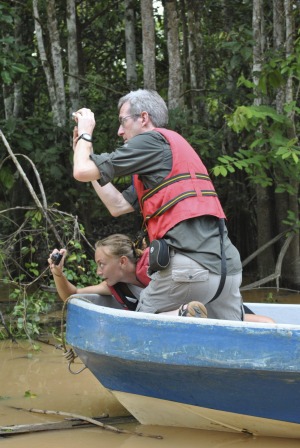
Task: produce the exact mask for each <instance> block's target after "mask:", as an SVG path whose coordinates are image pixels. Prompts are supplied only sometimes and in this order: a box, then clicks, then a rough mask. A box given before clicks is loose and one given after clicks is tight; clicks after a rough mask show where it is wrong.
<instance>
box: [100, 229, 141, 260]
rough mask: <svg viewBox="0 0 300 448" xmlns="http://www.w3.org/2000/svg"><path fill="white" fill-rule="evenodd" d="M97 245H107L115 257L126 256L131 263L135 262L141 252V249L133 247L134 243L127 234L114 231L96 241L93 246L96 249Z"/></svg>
mask: <svg viewBox="0 0 300 448" xmlns="http://www.w3.org/2000/svg"><path fill="white" fill-rule="evenodd" d="M98 247H107V248H108V249H109V252H110V253H111V255H113V256H115V257H122V256H126V257H127V258H129V260H131V261H132V262H133V263H136V262H137V260H138V258H139V257H140V256H141V255H142V253H143V251H142V250H140V249H136V248H135V244H134V243H133V241H131V239H130V238H129V236H127V235H123V234H122V233H115V234H113V235H110V236H108V237H106V238H103V239H102V240H99V241H97V242H96V244H95V248H96V249H97V248H98Z"/></svg>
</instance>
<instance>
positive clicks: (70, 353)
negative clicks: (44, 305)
mask: <svg viewBox="0 0 300 448" xmlns="http://www.w3.org/2000/svg"><path fill="white" fill-rule="evenodd" d="M71 298H72V296H70V297H68V298H67V300H65V301H64V304H63V309H62V315H61V323H60V332H61V340H62V344H61V346H59V347H57V348H60V349H61V350H63V351H64V354H63V356H64V357H65V358H66V360H67V361H68V369H69V372H70V373H72V375H78V374H79V373H81V372H83V371H84V370H85V369H87V367H86V366H84V367H82V368H81V369H79V370H77V371H74V370H72V368H71V364H72V363H74V361H75V359H76V358H78V356H77V355H76V353H75V352H74V350H73V348H69V349H68V348H67V346H66V338H65V332H64V321H65V314H66V309H67V304H68V302H69V301H70V299H71ZM82 299H83V300H86V301H87V302H90V301H89V300H87V299H85V298H82Z"/></svg>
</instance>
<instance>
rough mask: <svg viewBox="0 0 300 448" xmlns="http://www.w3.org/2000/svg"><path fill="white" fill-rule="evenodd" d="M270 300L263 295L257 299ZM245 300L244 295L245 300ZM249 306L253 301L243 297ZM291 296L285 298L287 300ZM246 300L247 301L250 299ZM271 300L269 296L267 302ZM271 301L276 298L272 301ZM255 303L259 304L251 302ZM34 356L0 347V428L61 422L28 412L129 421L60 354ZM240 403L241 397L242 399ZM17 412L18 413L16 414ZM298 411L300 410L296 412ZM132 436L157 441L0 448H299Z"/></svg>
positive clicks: (217, 438) (182, 434)
mask: <svg viewBox="0 0 300 448" xmlns="http://www.w3.org/2000/svg"><path fill="white" fill-rule="evenodd" d="M261 293H262V294H263V295H264V294H266V293H267V294H268V292H266V291H261V292H260V294H261ZM243 295H244V294H243ZM246 295H247V298H245V299H246V300H247V301H248V300H249V301H251V297H250V296H249V294H248V293H247V294H246ZM288 296H289V295H288ZM249 297H250V299H249ZM268 297H269V296H268ZM273 298H274V295H273ZM299 298H300V297H299V295H298V294H297V295H292V296H289V297H287V295H284V294H281V295H280V300H278V297H277V299H276V300H277V301H279V302H283V303H284V302H287V301H288V302H289V303H299ZM254 300H257V297H255V299H254ZM39 347H40V348H39V350H34V349H33V346H32V345H31V344H30V343H29V342H28V341H18V342H17V343H13V342H11V341H9V340H7V341H2V342H0V426H10V425H23V424H35V423H49V422H54V421H61V420H63V419H64V417H60V416H53V415H43V414H34V413H32V412H28V411H26V409H31V408H35V409H43V410H44V409H45V410H54V411H62V412H69V413H73V414H80V415H84V416H88V417H98V416H101V415H102V414H108V415H110V416H119V415H128V413H127V412H126V410H125V409H124V408H123V407H122V406H121V405H120V404H119V403H118V402H117V401H116V400H115V399H114V397H113V396H112V394H111V393H110V392H109V391H107V390H106V389H104V388H103V387H102V386H101V385H100V384H99V383H98V381H97V380H96V379H95V378H94V376H93V375H92V374H91V373H90V372H89V371H88V370H87V369H86V370H84V371H83V372H82V373H80V374H79V375H72V374H71V373H70V372H69V370H68V366H67V361H66V360H65V358H64V357H63V352H62V351H61V350H59V349H57V348H55V347H54V346H53V345H48V344H44V343H39ZM241 399H242V397H241ZM16 408H22V410H20V409H16ZM299 409H300V408H299ZM119 427H120V428H123V429H127V430H129V431H131V432H132V433H134V432H141V433H144V434H150V435H151V434H152V435H160V436H162V437H163V438H162V439H161V440H158V439H153V438H149V437H140V436H137V435H134V434H115V433H113V432H109V431H107V430H103V429H101V428H98V427H90V428H81V429H70V430H56V431H47V432H38V433H31V434H24V435H14V436H8V437H0V448H10V447H11V448H19V447H20V448H21V447H22V448H35V447H38V448H40V447H43V448H52V447H55V448H60V447H61V448H77V447H78V448H79V447H80V448H82V447H84V446H88V447H89V448H96V447H97V448H99V447H108V446H109V447H111V448H127V447H128V448H129V447H130V448H176V447H189V448H194V447H195V448H225V447H226V448H227V447H228V448H231V447H234V448H242V447H243V448H296V447H297V448H299V446H300V445H299V442H300V441H299V440H295V439H282V438H259V437H257V438H256V437H250V436H248V435H241V434H230V433H221V432H214V431H200V430H190V429H182V428H170V427H157V426H156V427H150V426H142V425H139V424H136V423H130V424H126V425H124V424H123V425H121V426H119Z"/></svg>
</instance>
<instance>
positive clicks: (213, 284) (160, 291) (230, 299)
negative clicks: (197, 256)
mask: <svg viewBox="0 0 300 448" xmlns="http://www.w3.org/2000/svg"><path fill="white" fill-rule="evenodd" d="M150 277H151V281H150V283H149V285H148V286H147V287H146V288H145V289H144V290H143V291H142V292H141V295H140V300H139V303H138V306H137V309H136V311H140V312H144V313H155V312H163V311H169V310H171V309H177V308H179V306H180V305H182V304H184V303H188V302H190V301H192V300H197V301H199V302H202V303H203V304H204V305H205V306H206V308H207V312H208V318H211V319H227V320H242V319H243V312H242V302H243V301H242V296H241V294H240V290H239V287H240V284H241V281H242V273H238V274H235V275H229V276H227V277H226V282H225V285H224V288H223V291H222V292H221V294H220V296H219V297H218V298H217V299H216V300H214V301H213V302H211V303H208V302H209V301H210V299H211V298H212V297H213V296H214V295H215V293H216V291H217V289H218V286H219V283H220V275H216V274H213V273H211V272H209V271H208V270H207V269H205V268H204V267H203V266H201V265H200V264H199V263H197V262H196V261H194V260H192V259H191V258H189V257H186V256H185V255H182V254H179V253H174V252H173V251H171V260H170V264H169V266H168V267H167V268H166V269H164V270H162V271H157V272H155V273H154V274H152V275H150Z"/></svg>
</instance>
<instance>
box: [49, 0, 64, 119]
mask: <svg viewBox="0 0 300 448" xmlns="http://www.w3.org/2000/svg"><path fill="white" fill-rule="evenodd" d="M46 3H47V15H48V29H49V39H50V46H51V54H52V63H53V75H54V85H55V93H56V102H57V108H58V120H59V121H58V123H57V125H58V126H60V127H63V126H65V124H66V98H65V83H64V74H63V64H62V58H61V46H60V42H59V31H58V26H57V19H56V11H55V0H48V1H47V2H46Z"/></svg>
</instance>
